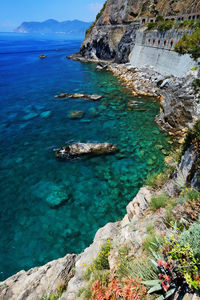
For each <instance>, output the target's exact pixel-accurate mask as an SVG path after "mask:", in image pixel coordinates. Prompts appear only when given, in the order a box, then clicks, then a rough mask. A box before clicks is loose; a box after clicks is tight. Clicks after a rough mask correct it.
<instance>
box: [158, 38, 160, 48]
mask: <svg viewBox="0 0 200 300" xmlns="http://www.w3.org/2000/svg"><path fill="white" fill-rule="evenodd" d="M159 46H160V39H159V40H158V47H159Z"/></svg>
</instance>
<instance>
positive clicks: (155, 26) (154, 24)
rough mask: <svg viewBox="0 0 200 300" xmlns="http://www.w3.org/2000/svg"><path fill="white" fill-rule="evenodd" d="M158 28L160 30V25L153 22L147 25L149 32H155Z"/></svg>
mask: <svg viewBox="0 0 200 300" xmlns="http://www.w3.org/2000/svg"><path fill="white" fill-rule="evenodd" d="M157 28H158V24H157V23H153V22H151V23H148V24H147V29H148V30H154V29H157Z"/></svg>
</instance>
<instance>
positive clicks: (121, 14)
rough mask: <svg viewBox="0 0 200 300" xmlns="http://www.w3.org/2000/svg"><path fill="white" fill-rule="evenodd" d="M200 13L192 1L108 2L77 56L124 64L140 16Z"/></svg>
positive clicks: (123, 0)
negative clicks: (111, 60) (134, 23)
mask: <svg viewBox="0 0 200 300" xmlns="http://www.w3.org/2000/svg"><path fill="white" fill-rule="evenodd" d="M198 11H200V2H199V1H194V0H186V1H181V0H177V1H173V0H172V1H165V0H107V1H106V2H105V5H104V7H103V9H102V11H101V13H100V14H99V15H98V16H97V20H96V21H95V23H94V24H93V25H94V26H93V27H92V28H91V30H89V31H88V34H87V35H86V38H85V40H84V42H83V44H82V46H81V49H80V54H81V55H82V56H84V57H86V58H93V59H107V60H109V59H115V60H116V62H123V63H124V62H127V61H128V55H129V53H130V48H131V47H132V46H133V44H134V36H135V31H136V30H137V25H133V22H134V21H137V19H138V18H139V17H142V16H152V17H153V16H158V15H162V16H168V15H178V14H188V13H192V12H198Z"/></svg>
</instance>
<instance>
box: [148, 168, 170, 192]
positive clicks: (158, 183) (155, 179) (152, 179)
mask: <svg viewBox="0 0 200 300" xmlns="http://www.w3.org/2000/svg"><path fill="white" fill-rule="evenodd" d="M167 177H168V172H167V171H166V172H163V173H159V174H158V173H153V174H150V175H148V177H147V179H146V181H145V185H147V186H150V187H152V188H153V189H158V188H161V187H162V186H163V184H164V183H165V182H166V180H167Z"/></svg>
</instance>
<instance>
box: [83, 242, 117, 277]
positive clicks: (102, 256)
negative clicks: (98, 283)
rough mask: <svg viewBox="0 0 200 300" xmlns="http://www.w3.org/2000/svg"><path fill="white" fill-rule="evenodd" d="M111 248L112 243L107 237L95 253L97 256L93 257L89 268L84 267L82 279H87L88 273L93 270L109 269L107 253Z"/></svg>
mask: <svg viewBox="0 0 200 300" xmlns="http://www.w3.org/2000/svg"><path fill="white" fill-rule="evenodd" d="M111 248H112V243H111V241H110V240H109V239H108V240H107V241H106V242H105V243H104V244H103V245H102V247H101V250H100V251H99V253H98V254H97V257H96V258H95V259H94V261H93V262H92V264H91V265H90V266H89V268H87V269H86V271H85V275H84V279H85V280H89V279H90V275H91V273H92V272H94V271H95V270H105V269H109V262H108V255H109V253H110V250H111Z"/></svg>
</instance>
